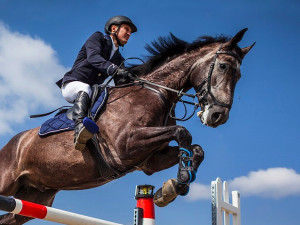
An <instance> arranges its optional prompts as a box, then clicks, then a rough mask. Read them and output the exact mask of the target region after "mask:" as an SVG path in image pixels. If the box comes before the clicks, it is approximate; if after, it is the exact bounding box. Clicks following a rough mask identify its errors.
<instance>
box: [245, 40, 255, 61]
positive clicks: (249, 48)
mask: <svg viewBox="0 0 300 225" xmlns="http://www.w3.org/2000/svg"><path fill="white" fill-rule="evenodd" d="M255 44H256V42H254V43H253V44H252V45H251V46H248V47H245V48H242V58H244V56H245V55H246V54H247V53H248V52H249V51H250V50H251V48H252V47H253V46H254V45H255Z"/></svg>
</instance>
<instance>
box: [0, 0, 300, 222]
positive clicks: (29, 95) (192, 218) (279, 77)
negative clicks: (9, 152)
mask: <svg viewBox="0 0 300 225" xmlns="http://www.w3.org/2000/svg"><path fill="white" fill-rule="evenodd" d="M299 10H300V2H299V1H296V0H276V1H271V0H265V1H258V0H253V1H241V0H230V1H226V2H225V1H219V0H213V1H200V0H198V1H191V0H187V1H177V0H172V1H171V0H166V1H157V0H148V1H144V0H140V1H137V0H133V1H119V0H115V1H113V2H111V1H96V0H86V1H64V0H63V1H58V0H56V1H38V0H29V1H16V0H11V1H9V0H2V1H1V2H0V118H1V119H0V148H1V147H3V146H4V145H5V144H6V143H7V141H8V140H9V139H10V138H11V137H13V136H14V135H15V134H17V133H19V132H21V131H23V130H26V129H30V128H33V127H37V126H39V125H40V124H41V123H42V122H43V121H44V120H45V119H47V118H41V119H35V120H32V119H29V118H28V115H30V114H35V113H40V112H46V111H49V110H51V109H54V108H56V107H59V106H61V105H64V104H65V102H64V100H63V98H62V97H61V95H60V91H59V89H58V88H57V87H56V86H55V84H54V82H55V81H56V80H58V79H59V78H60V77H62V76H63V74H64V72H65V71H67V70H68V68H70V67H71V66H72V64H73V61H74V59H75V57H76V55H77V52H78V50H79V49H80V47H81V46H82V44H83V43H84V41H85V40H86V39H87V38H88V37H89V35H91V34H92V33H93V32H95V31H96V30H99V31H103V26H104V24H105V22H106V20H107V19H108V18H110V17H111V16H113V15H117V14H124V15H127V16H129V17H130V18H132V20H133V21H134V22H135V23H136V25H137V26H138V29H139V31H138V33H136V34H134V35H132V37H131V39H130V41H129V43H128V44H127V45H126V46H125V47H124V49H123V50H121V53H122V54H123V56H124V57H132V56H137V57H142V56H144V55H146V54H147V52H146V50H145V49H144V46H145V44H146V43H150V42H151V41H153V40H154V39H156V38H157V37H158V36H166V35H168V33H169V32H172V33H173V34H175V35H176V36H178V37H179V38H181V39H183V40H185V41H189V42H191V41H193V40H195V39H196V38H197V37H198V36H201V35H212V36H215V35H219V34H225V35H231V36H233V35H234V34H235V33H237V32H238V31H239V30H241V29H243V28H245V27H248V28H249V30H248V31H247V32H246V34H245V36H244V39H243V40H242V41H241V42H240V46H241V47H246V46H249V45H251V44H252V43H253V42H254V41H256V42H257V43H256V45H255V47H254V48H253V49H252V50H251V51H250V53H249V54H248V55H247V56H246V57H245V59H244V61H243V65H242V67H241V72H242V79H241V80H240V82H239V83H238V85H237V87H236V92H235V99H234V104H233V107H232V110H231V113H230V119H229V120H228V122H227V123H226V124H225V125H222V126H220V127H218V128H215V129H213V128H209V127H205V126H203V125H202V124H201V123H200V121H199V119H198V118H197V117H196V116H194V117H193V118H192V119H190V120H189V121H188V122H185V123H180V124H182V125H184V126H185V127H186V128H187V129H189V130H190V132H191V134H192V135H193V142H194V143H197V144H200V145H201V146H202V147H203V149H204V150H205V154H206V158H205V160H204V162H203V163H202V165H201V166H200V168H199V170H198V175H197V179H196V181H195V184H194V185H193V187H192V188H191V192H190V195H189V196H187V197H184V198H183V197H180V198H178V199H177V200H176V201H175V202H173V203H172V204H170V205H169V206H168V207H166V208H157V210H156V218H157V219H156V224H157V225H186V224H191V225H197V224H210V223H211V212H210V208H211V206H210V198H209V194H207V192H208V190H209V185H210V182H211V181H212V180H215V179H216V178H217V177H221V179H222V180H227V181H229V188H230V189H231V190H233V189H237V190H239V191H240V192H241V206H242V224H243V225H252V224H260V225H286V224H289V225H299V224H300V213H299V212H300V208H299V200H300V164H299V159H300V157H299V155H300V153H299V144H298V141H299V139H300V135H299V125H300V122H299V121H300V120H299V111H300V107H299V98H300V95H299V91H298V90H299V88H298V86H299V84H300V78H299V69H298V65H299V52H300V45H299V40H298V39H299V38H298V37H299V35H300V30H299V26H300V15H299ZM15 109H17V112H15V113H14V114H15V117H13V116H12V115H13V112H14V111H15ZM190 110H192V109H191V108H190ZM177 112H178V114H180V113H181V112H182V108H181V107H178V108H177ZM0 160H1V159H0ZM176 173H177V167H176V166H175V167H174V168H171V169H169V170H166V171H163V172H160V173H157V174H154V175H152V176H150V177H149V176H146V175H144V174H142V173H141V172H135V173H132V174H129V175H127V176H126V177H124V178H121V179H119V180H116V181H114V182H111V183H109V184H107V185H105V186H103V187H99V188H95V189H91V190H84V191H62V192H60V193H59V194H58V195H57V197H56V200H55V202H54V207H56V208H60V209H65V210H70V211H73V212H77V213H82V214H86V215H89V216H94V217H98V218H102V219H107V220H112V221H115V222H119V223H123V224H126V225H129V224H132V221H133V208H134V207H135V204H136V203H135V200H134V199H133V195H134V188H135V185H137V184H144V183H150V184H153V185H155V186H156V187H157V188H159V187H160V186H161V184H162V182H164V181H166V180H167V179H169V178H171V177H175V176H176ZM28 224H32V225H34V224H51V223H49V222H44V221H37V220H35V221H31V222H29V223H28Z"/></svg>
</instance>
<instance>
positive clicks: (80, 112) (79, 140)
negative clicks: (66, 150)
mask: <svg viewBox="0 0 300 225" xmlns="http://www.w3.org/2000/svg"><path fill="white" fill-rule="evenodd" d="M89 106H90V98H89V95H88V94H87V93H86V92H84V91H80V92H78V94H77V97H76V99H75V102H74V107H73V114H72V116H73V120H74V122H75V126H76V127H75V131H74V144H75V149H76V150H79V151H82V150H83V149H84V148H85V145H86V143H87V141H88V140H90V139H91V138H92V137H93V135H94V134H93V133H91V132H90V131H89V130H88V129H87V128H86V127H85V126H84V125H83V119H84V118H85V117H86V116H87V113H88V108H89Z"/></svg>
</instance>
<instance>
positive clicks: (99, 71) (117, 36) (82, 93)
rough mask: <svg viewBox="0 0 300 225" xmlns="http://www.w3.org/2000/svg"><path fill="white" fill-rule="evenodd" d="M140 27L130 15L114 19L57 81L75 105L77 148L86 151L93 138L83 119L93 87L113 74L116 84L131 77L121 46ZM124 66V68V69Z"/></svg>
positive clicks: (64, 95) (63, 93)
mask: <svg viewBox="0 0 300 225" xmlns="http://www.w3.org/2000/svg"><path fill="white" fill-rule="evenodd" d="M136 31H137V27H136V26H135V25H134V24H133V22H132V21H131V20H130V19H129V18H128V17H126V16H114V17H112V18H110V19H109V20H108V21H107V22H106V24H105V33H106V35H104V34H102V33H101V32H99V31H97V32H95V33H94V34H92V36H90V37H89V38H88V39H87V41H86V42H85V43H84V45H83V46H82V48H81V50H80V51H79V53H78V56H77V58H76V60H75V62H74V65H73V67H72V69H71V70H70V71H69V72H67V73H66V74H65V75H64V77H63V79H61V80H60V81H58V82H57V85H58V86H59V87H60V88H61V90H62V95H63V97H64V98H65V99H66V100H67V101H68V102H69V103H74V107H73V109H74V111H73V114H72V116H73V120H74V122H75V126H76V127H75V133H74V143H75V149H77V150H80V151H81V150H83V149H84V148H85V145H86V142H87V141H88V140H89V139H91V138H92V137H93V134H92V133H91V132H89V131H88V130H87V129H86V128H85V127H84V126H83V119H84V118H85V117H86V116H87V111H88V107H89V104H90V97H91V94H92V90H91V86H92V85H94V84H101V83H103V82H104V80H105V79H106V78H107V77H108V76H111V75H113V74H114V73H115V72H116V75H115V76H114V82H115V84H118V83H120V81H122V79H123V80H124V78H126V77H127V75H128V72H127V71H126V70H124V69H123V68H119V66H120V65H121V63H122V62H123V61H124V58H123V57H122V56H121V54H120V52H119V46H124V45H125V44H126V43H127V41H128V39H129V38H130V36H131V34H132V33H134V32H136ZM121 67H123V66H121Z"/></svg>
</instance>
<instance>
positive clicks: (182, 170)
mask: <svg viewBox="0 0 300 225" xmlns="http://www.w3.org/2000/svg"><path fill="white" fill-rule="evenodd" d="M179 151H180V153H179V166H178V173H177V180H178V182H179V183H181V184H189V183H191V182H193V181H194V180H195V179H196V171H195V170H194V168H193V166H192V161H193V152H192V151H189V150H187V149H185V148H179Z"/></svg>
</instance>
